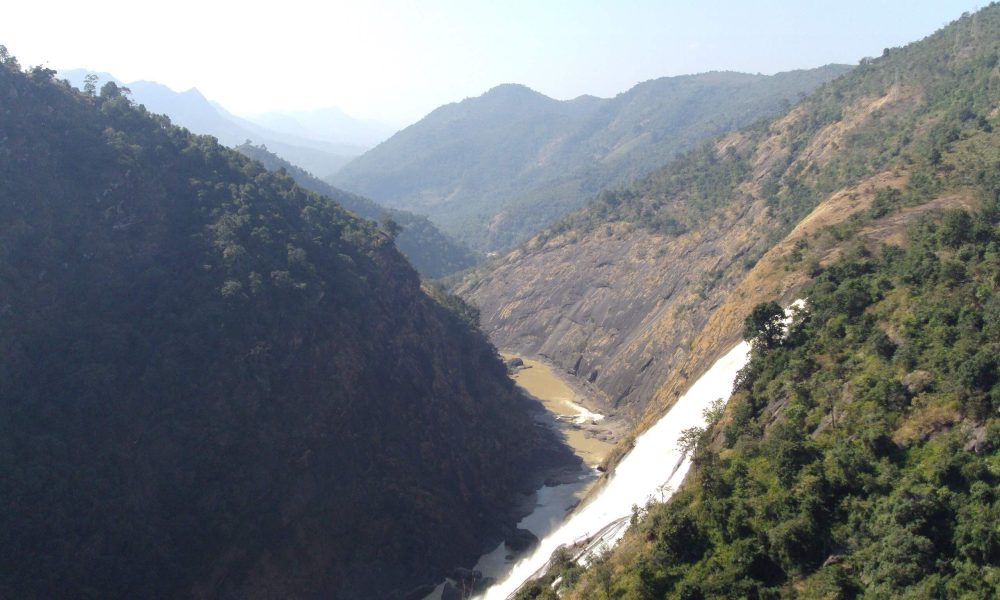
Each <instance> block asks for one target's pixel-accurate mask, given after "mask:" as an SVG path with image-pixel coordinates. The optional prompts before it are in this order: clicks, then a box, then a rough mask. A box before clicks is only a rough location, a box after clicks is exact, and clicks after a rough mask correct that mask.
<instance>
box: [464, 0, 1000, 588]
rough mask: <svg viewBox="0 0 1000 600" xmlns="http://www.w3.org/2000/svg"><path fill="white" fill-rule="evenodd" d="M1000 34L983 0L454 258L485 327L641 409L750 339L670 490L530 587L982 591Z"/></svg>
mask: <svg viewBox="0 0 1000 600" xmlns="http://www.w3.org/2000/svg"><path fill="white" fill-rule="evenodd" d="M998 57H1000V6H998V5H995V4H994V5H991V6H990V7H988V8H986V9H983V10H982V11H979V12H977V13H975V14H973V15H965V16H963V17H962V18H961V19H959V20H957V21H955V22H954V23H952V24H951V25H949V26H948V27H946V28H944V29H942V30H941V31H939V32H937V33H935V34H933V35H931V36H929V37H928V38H926V39H924V40H922V41H919V42H916V43H914V44H911V45H908V46H906V47H903V48H893V49H886V50H885V52H884V53H883V55H882V56H881V57H879V58H876V59H864V60H862V61H861V64H860V66H858V67H857V68H856V69H854V70H853V71H852V72H851V73H849V74H847V75H845V76H844V77H842V78H840V79H838V80H836V81H833V82H831V83H828V84H826V85H823V86H821V87H820V88H819V89H818V90H817V92H816V93H814V94H813V95H812V96H811V97H809V98H807V99H805V100H804V101H802V102H801V103H799V104H798V105H797V106H795V107H794V108H793V109H791V110H790V111H789V112H788V113H786V114H785V115H782V116H780V117H778V118H776V119H774V120H771V121H770V122H766V123H761V124H758V125H756V126H754V127H751V128H747V129H744V130H741V131H739V132H737V133H733V134H729V135H726V136H723V137H722V138H719V139H717V140H715V141H713V142H711V143H709V144H707V145H704V146H702V147H700V148H698V149H696V150H693V151H691V152H689V153H687V154H685V155H684V156H682V157H680V158H679V159H677V160H676V161H674V162H672V163H671V164H669V165H667V166H666V167H664V168H663V169H661V170H659V171H657V172H655V173H654V174H652V175H651V176H649V177H648V178H646V179H644V180H641V181H639V182H637V183H636V184H635V185H633V186H630V187H626V188H623V189H620V190H617V191H614V192H609V193H606V194H602V195H601V196H600V197H599V198H598V199H597V200H596V201H595V202H594V203H593V204H592V205H590V206H589V207H588V208H587V209H585V210H583V211H580V212H578V213H576V214H574V215H572V216H571V217H569V218H567V219H565V220H563V221H562V222H560V223H559V224H557V225H555V226H553V227H552V228H550V229H549V230H548V231H546V232H545V233H543V234H542V235H540V236H538V237H536V238H535V239H533V240H532V241H531V242H530V243H528V244H525V245H524V246H523V247H522V248H520V249H518V250H516V251H514V252H512V253H510V254H509V255H508V256H506V257H504V258H503V259H502V260H500V261H498V263H497V264H495V265H493V266H492V267H491V268H489V269H485V270H484V272H483V273H481V274H480V278H479V279H478V280H475V279H470V280H468V281H466V282H465V284H464V287H463V288H462V291H463V293H464V294H465V295H466V297H467V298H469V299H471V300H473V301H474V302H475V303H476V304H477V305H478V306H479V307H480V308H481V310H482V315H483V319H484V322H485V324H486V325H485V326H486V327H487V329H488V330H490V331H491V333H492V335H493V336H494V339H495V340H496V341H497V342H498V343H499V344H500V345H501V346H502V347H507V348H510V349H512V350H518V351H521V352H525V353H529V354H530V353H545V354H546V355H547V356H549V357H550V358H552V359H554V360H556V362H557V363H559V364H561V365H562V366H564V367H566V368H568V369H573V370H575V372H577V373H578V375H579V376H581V377H588V378H590V379H592V380H593V381H594V382H595V385H597V386H599V387H602V389H604V390H605V392H606V393H607V398H606V400H607V402H608V403H609V405H610V406H617V407H618V408H619V409H622V410H625V409H631V412H632V413H633V414H635V415H636V417H637V418H639V419H640V421H639V422H640V425H642V424H647V423H649V422H650V421H651V420H652V419H654V418H655V417H657V416H659V415H660V414H662V411H663V410H664V409H665V408H666V407H667V406H669V405H670V404H671V403H672V402H673V401H674V400H675V399H676V398H677V396H678V395H679V393H681V392H683V391H684V390H685V389H686V388H687V387H688V386H689V385H690V383H691V382H692V381H693V380H694V379H695V378H697V377H698V376H699V375H700V374H701V373H703V372H705V370H706V369H707V367H708V366H709V365H711V363H712V362H713V361H714V360H715V359H716V358H717V357H719V356H720V355H721V354H722V353H723V352H725V351H726V350H728V349H729V348H731V347H732V346H733V345H734V344H735V343H736V342H737V341H739V338H740V335H741V333H743V334H745V335H746V336H747V337H748V338H750V339H753V340H754V342H755V343H754V346H755V348H754V351H753V355H752V359H751V362H750V364H749V366H748V367H747V368H746V369H745V370H744V371H743V372H742V373H741V374H740V376H739V377H738V379H737V384H736V390H735V394H734V396H733V398H732V399H731V401H730V403H729V405H728V407H727V410H726V413H725V414H724V415H723V417H722V418H721V420H719V421H718V422H717V423H714V424H713V427H711V428H710V429H708V430H706V431H705V432H704V433H703V434H702V435H701V442H700V443H699V444H698V446H697V449H696V450H695V468H694V470H693V471H692V473H693V475H692V476H691V477H690V479H689V481H688V483H687V484H686V486H685V488H684V489H683V490H681V492H680V493H679V494H677V495H676V496H675V499H674V500H672V501H671V502H670V503H668V504H667V505H666V506H660V505H656V504H652V505H650V506H648V507H646V508H637V510H636V514H635V519H634V522H635V523H636V527H635V528H634V530H633V532H632V534H631V535H630V536H628V537H627V538H626V539H625V541H624V542H623V543H622V545H621V546H620V547H618V549H616V550H615V551H614V552H613V553H612V554H611V555H610V556H608V557H606V558H604V559H602V560H599V561H597V563H595V565H594V566H593V567H592V568H591V569H589V570H586V571H585V572H582V570H581V569H580V568H578V567H575V566H572V565H571V564H570V563H569V562H568V561H566V560H565V558H563V559H561V561H560V565H559V566H558V567H557V568H556V569H555V570H554V571H553V572H551V573H550V574H549V575H548V576H547V578H546V579H545V580H544V581H542V582H539V583H537V584H535V585H533V586H530V589H526V590H524V591H523V593H522V597H524V598H554V597H556V596H555V593H556V592H555V591H554V590H553V589H552V588H551V587H550V585H549V584H550V582H552V581H554V579H555V577H556V576H560V575H561V576H562V579H561V580H560V582H559V585H562V589H561V590H560V594H561V597H563V598H588V599H589V598H599V599H603V598H664V597H666V598H716V597H748V598H774V597H805V598H849V597H871V598H896V597H921V598H925V597H926V598H930V597H933V598H938V597H969V598H992V597H996V596H997V594H998V589H997V588H998V586H1000V572H998V568H997V564H998V559H1000V530H998V529H997V525H996V523H997V517H998V514H1000V513H998V512H997V511H998V510H1000V502H998V495H997V489H998V483H1000V480H998V473H997V453H996V450H997V445H998V444H1000V423H998V420H997V415H998V411H1000V388H998V387H997V386H998V381H1000V379H998V372H1000V371H998V369H1000V364H998V363H1000V358H998V356H1000V354H998V352H997V350H998V348H1000V346H998V344H1000V330H998V329H997V327H996V323H997V319H998V312H997V311H998V310H1000V304H998V302H1000V295H998V292H1000V289H998V282H1000V261H998V254H1000V253H998V248H1000V205H998V198H1000V178H998V173H1000V171H998V166H1000V133H998V126H1000V114H998V112H997V108H996V107H997V106H998V105H1000V70H998ZM501 290H502V292H501ZM795 298H804V299H805V301H806V306H807V310H806V311H805V312H804V313H801V314H800V315H799V316H798V317H797V319H796V320H794V321H793V324H792V327H791V330H790V332H789V335H788V337H786V338H784V339H782V338H781V337H780V336H775V335H773V332H774V331H775V328H776V327H777V319H778V318H779V315H780V314H781V313H780V308H779V307H778V305H776V304H774V303H780V304H782V305H787V304H788V303H789V302H791V301H792V300H793V299H795ZM748 316H756V318H750V319H748V318H747V317H748ZM762 332H764V333H765V335H761V334H762ZM664 468H665V469H669V466H665V467H664ZM557 587H558V585H557Z"/></svg>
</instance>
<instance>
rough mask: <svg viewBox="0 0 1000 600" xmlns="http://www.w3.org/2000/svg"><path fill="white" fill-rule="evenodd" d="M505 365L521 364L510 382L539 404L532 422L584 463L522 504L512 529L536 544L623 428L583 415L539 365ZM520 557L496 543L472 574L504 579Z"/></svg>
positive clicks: (581, 398) (567, 389)
mask: <svg viewBox="0 0 1000 600" xmlns="http://www.w3.org/2000/svg"><path fill="white" fill-rule="evenodd" d="M501 356H502V357H503V358H504V360H511V359H513V358H515V357H518V358H521V360H522V361H523V365H521V366H519V367H515V368H513V369H512V371H511V377H512V379H514V381H515V383H517V385H518V387H519V388H520V389H521V390H522V391H523V392H524V393H525V394H527V395H528V396H530V397H532V398H534V399H536V400H538V401H539V402H540V403H541V405H542V406H543V407H544V408H545V411H544V413H541V414H539V415H538V417H537V419H538V420H539V421H540V422H542V423H544V424H545V425H546V426H548V427H551V428H552V429H553V430H554V431H556V432H558V433H559V434H561V435H562V437H563V440H564V441H565V442H566V444H567V445H568V446H569V447H570V448H572V449H573V452H574V453H575V454H576V455H577V456H579V457H580V459H581V460H582V461H583V464H584V468H583V469H581V470H579V471H578V472H574V473H569V474H564V476H563V477H561V478H560V479H559V480H558V481H552V482H547V483H546V485H544V486H542V487H541V488H539V489H538V490H536V491H535V492H534V493H533V494H531V495H530V496H528V497H526V498H525V504H526V506H525V508H526V510H525V512H527V513H528V514H527V515H526V516H525V517H524V518H523V519H521V521H520V522H519V523H518V524H517V527H518V528H520V529H526V530H528V531H530V532H531V533H532V534H534V535H535V536H536V537H538V538H539V539H544V538H545V537H546V536H548V535H549V534H551V533H552V532H553V531H554V530H555V529H556V528H557V527H559V525H561V524H562V523H563V522H564V521H565V520H566V515H567V514H569V513H570V512H571V511H572V510H573V509H574V508H575V507H576V506H577V505H578V504H579V503H580V502H581V500H583V498H584V497H585V496H587V494H588V493H589V492H590V490H591V488H592V487H593V485H594V484H595V483H596V482H597V481H598V479H599V478H600V475H601V473H600V472H599V471H598V470H597V467H598V465H600V464H601V463H602V462H603V461H604V459H605V458H607V456H608V454H609V453H610V452H611V450H612V449H613V448H614V447H615V442H617V440H618V438H619V436H620V434H621V431H622V428H623V426H622V424H621V423H619V422H618V421H617V420H615V419H613V418H606V417H605V416H604V415H602V414H599V413H597V412H594V411H593V410H590V409H588V408H587V407H586V406H585V404H586V403H588V399H587V398H586V396H585V395H584V392H583V391H582V390H580V389H578V388H574V386H573V385H572V384H571V383H570V380H569V376H568V375H564V374H563V373H562V372H561V371H559V370H558V369H555V368H553V367H552V366H551V365H549V364H547V363H545V362H544V361H543V360H540V359H534V358H524V357H521V356H519V355H516V354H513V353H510V352H502V353H501ZM521 558H523V555H516V554H514V553H512V552H511V551H510V549H509V548H507V547H506V546H505V545H504V543H502V542H501V543H500V544H498V545H497V547H496V548H494V549H493V550H492V551H491V552H488V553H487V554H484V555H483V556H482V557H481V558H480V559H479V562H477V563H476V565H475V566H474V567H473V570H475V571H479V572H480V573H482V576H483V577H484V578H492V579H495V580H497V581H500V580H503V579H505V578H506V577H507V576H508V575H509V574H510V571H511V570H512V569H513V567H514V565H515V564H516V562H517V561H518V560H519V559H521ZM444 586H445V584H444V583H442V584H441V585H439V586H438V587H437V589H435V590H434V592H433V593H432V594H431V595H430V596H427V598H425V600H438V599H439V598H440V597H441V593H442V591H443V589H444Z"/></svg>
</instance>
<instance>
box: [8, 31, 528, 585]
mask: <svg viewBox="0 0 1000 600" xmlns="http://www.w3.org/2000/svg"><path fill="white" fill-rule="evenodd" d="M53 75H54V72H53V71H51V70H48V69H45V68H42V67H36V68H33V69H31V70H29V71H27V72H22V70H21V69H20V68H19V66H18V64H17V62H16V60H14V59H13V58H12V57H11V56H9V55H8V54H7V51H6V49H4V48H2V47H0V97H2V98H3V99H4V100H3V103H2V104H0V399H2V401H0V565H3V568H0V597H4V598H39V599H41V598H70V597H72V598H191V597H196V598H219V597H225V598H276V597H281V598H316V597H337V598H373V597H381V598H388V597H402V596H405V595H406V594H407V593H408V592H409V591H410V590H412V589H413V588H414V587H417V586H419V585H422V584H428V583H432V582H436V581H438V580H440V578H441V577H442V576H443V575H444V574H445V573H446V572H447V571H448V570H449V569H451V568H452V567H454V566H456V565H468V564H470V563H471V562H472V561H474V560H475V557H477V556H478V555H479V553H480V551H481V550H482V545H483V543H484V540H489V539H490V538H492V539H499V538H498V535H499V533H500V529H501V527H502V526H503V525H504V524H503V523H502V522H501V521H502V520H503V519H504V515H506V514H507V512H506V511H507V508H508V504H509V503H510V502H511V498H512V496H513V494H514V492H515V491H517V490H519V489H520V488H521V487H522V485H523V482H524V478H525V477H526V475H527V474H529V473H530V472H531V465H532V464H533V463H534V462H536V461H537V460H538V459H539V453H540V452H541V449H542V447H541V443H542V441H541V439H540V438H539V434H538V433H536V431H537V429H536V428H535V427H534V426H533V423H532V421H531V420H530V419H529V418H528V416H527V415H526V411H525V410H524V407H523V406H522V405H521V402H522V401H521V400H520V399H519V397H518V396H517V394H516V393H515V390H514V388H513V385H512V383H511V382H510V380H509V379H508V378H507V376H506V372H505V369H504V366H503V365H502V363H501V362H500V361H499V359H498V357H497V356H496V353H495V350H494V349H493V348H492V346H490V344H488V343H487V342H486V340H485V339H484V338H483V336H482V335H481V334H480V333H479V332H478V331H477V330H476V329H475V328H474V324H473V323H471V322H470V321H471V320H473V319H472V318H473V317H474V313H473V312H471V311H469V310H468V309H467V307H463V306H462V305H461V303H460V302H459V301H458V300H457V299H454V298H448V297H446V296H441V298H442V299H443V300H445V301H447V303H448V304H449V305H450V306H451V307H453V308H454V309H455V311H454V312H453V311H452V310H449V309H446V308H445V307H444V306H442V305H441V304H439V303H438V302H436V301H434V300H432V299H431V298H430V297H429V296H427V295H426V294H425V293H423V292H422V291H421V288H420V282H419V279H418V277H417V274H416V273H415V272H414V271H413V269H412V268H411V267H410V266H409V265H408V264H407V263H406V261H405V260H404V259H403V258H402V256H401V255H400V254H399V253H398V252H397V251H396V249H395V247H394V246H393V243H392V238H391V236H390V235H388V234H387V233H385V232H382V231H380V230H378V229H377V228H376V226H375V224H373V223H371V222H368V221H364V220H362V219H359V218H357V217H355V216H354V215H352V214H350V213H349V212H347V211H346V210H344V209H343V208H341V207H340V206H339V205H337V204H335V203H334V202H332V201H330V200H329V199H326V198H322V197H320V196H317V195H316V194H313V193H311V192H308V191H306V190H304V189H302V188H301V187H298V186H297V185H295V183H294V182H293V181H292V179H291V178H290V177H288V176H287V175H283V174H276V173H271V172H268V171H267V170H266V169H265V168H264V167H263V166H261V165H260V164H259V163H257V162H254V161H252V160H250V159H247V158H245V157H243V156H241V155H239V154H237V153H236V152H234V151H232V150H228V149H226V148H224V147H222V146H220V145H219V144H218V143H217V142H216V141H215V139H214V138H211V137H208V136H194V135H191V134H190V133H188V132H187V131H186V130H183V129H180V128H177V127H174V126H172V125H170V123H169V121H168V120H167V119H166V118H165V117H162V116H158V115H153V114H150V113H148V112H146V111H145V110H144V109H142V108H141V107H136V106H134V105H133V104H132V102H131V101H130V100H129V99H128V98H127V97H126V96H125V95H123V93H122V92H121V90H120V89H119V88H118V87H117V86H116V85H115V84H114V83H108V84H106V85H105V86H103V88H102V89H101V90H100V93H99V94H98V93H96V92H91V93H80V92H78V91H76V90H74V89H73V88H71V87H69V86H68V85H66V84H65V83H61V82H58V81H55V80H54V78H53ZM457 313H462V314H461V315H460V314H457Z"/></svg>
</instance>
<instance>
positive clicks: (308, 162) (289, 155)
mask: <svg viewBox="0 0 1000 600" xmlns="http://www.w3.org/2000/svg"><path fill="white" fill-rule="evenodd" d="M88 74H94V75H97V76H98V83H97V87H98V88H100V87H101V85H103V83H104V82H107V81H112V82H114V83H116V84H117V85H119V86H122V87H126V88H128V89H129V90H130V92H131V95H132V98H133V100H135V102H137V103H138V104H142V105H143V106H145V107H146V108H147V109H148V110H149V111H150V112H154V113H160V114H164V115H167V116H168V117H170V119H171V121H172V122H173V123H174V124H176V125H179V126H181V127H186V128H188V129H190V130H191V131H192V132H194V133H200V134H206V135H212V136H215V137H216V138H217V139H218V140H219V142H220V143H222V144H224V145H226V146H236V145H237V144H242V143H244V142H246V141H247V140H251V141H253V142H256V143H258V144H264V145H266V146H268V147H269V148H271V149H272V150H273V151H274V152H277V153H279V154H280V155H281V156H283V157H285V158H286V159H287V160H289V161H291V162H293V163H294V164H296V165H298V166H300V167H302V168H304V169H306V170H308V171H311V172H313V173H320V174H323V173H331V172H333V171H336V170H337V169H339V168H340V167H342V166H343V165H345V164H346V163H347V162H348V161H350V160H351V158H353V157H354V156H357V155H359V154H361V153H362V152H364V150H365V148H366V146H364V145H355V144H354V143H353V142H346V141H340V142H333V141H329V140H324V139H318V138H316V137H314V136H301V135H290V134H287V133H282V132H277V131H273V130H270V129H267V128H266V127H262V126H260V125H258V124H256V123H252V122H250V121H247V120H245V119H241V118H240V117H237V116H235V115H233V114H231V113H229V112H228V111H226V110H225V109H224V108H222V107H221V106H219V105H218V104H215V103H213V102H210V101H209V100H208V99H206V98H205V97H204V96H203V95H202V94H201V92H199V91H198V90H197V89H195V88H191V89H190V90H187V91H186V92H175V91H173V90H171V89H170V88H168V87H167V86H165V85H163V84H161V83H156V82H155V81H133V82H132V83H128V84H123V83H122V82H120V81H119V80H117V79H115V78H114V77H113V76H111V75H110V74H108V73H93V72H91V71H87V70H86V69H71V70H67V71H60V72H59V77H62V78H64V79H66V80H67V81H69V82H70V83H71V84H72V85H73V86H75V87H76V88H77V89H83V85H84V78H85V77H86V76H87V75H88Z"/></svg>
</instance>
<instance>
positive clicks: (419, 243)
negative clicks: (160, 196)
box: [236, 144, 476, 278]
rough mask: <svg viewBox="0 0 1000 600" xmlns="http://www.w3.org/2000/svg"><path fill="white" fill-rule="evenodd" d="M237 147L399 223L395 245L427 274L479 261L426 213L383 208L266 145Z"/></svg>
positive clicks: (350, 206)
mask: <svg viewBox="0 0 1000 600" xmlns="http://www.w3.org/2000/svg"><path fill="white" fill-rule="evenodd" d="M236 151H237V152H239V153H240V154H243V155H244V156H247V157H249V158H252V159H254V160H256V161H259V162H260V163H261V164H263V165H264V166H265V167H267V168H268V170H270V171H278V170H280V169H284V170H285V172H286V173H287V174H288V175H289V176H290V177H291V178H292V179H294V180H295V182H296V183H298V184H299V185H300V186H302V187H304V188H305V189H307V190H309V191H312V192H316V193H317V194H319V195H321V196H326V197H327V198H330V199H331V200H334V201H335V202H337V203H338V204H340V205H341V206H343V207H344V208H346V209H347V210H349V211H351V212H353V213H354V214H356V215H359V216H361V217H364V218H366V219H373V220H376V221H380V222H382V223H383V225H385V224H386V219H389V220H391V221H392V222H394V223H396V224H397V225H399V226H400V227H401V228H402V229H401V231H399V234H398V235H397V236H396V247H397V248H399V251H400V252H402V253H403V255H404V256H406V258H407V259H409V261H410V264H412V265H413V266H414V267H415V268H416V269H417V271H419V272H420V274H421V275H424V276H425V277H430V278H437V277H442V276H444V275H449V274H451V273H455V272H456V271H461V270H463V269H467V268H469V267H471V266H473V265H475V264H476V256H475V255H474V254H473V253H472V252H471V251H470V250H469V249H468V248H466V247H465V246H463V245H462V244H460V243H458V242H456V241H454V240H452V239H451V238H449V237H448V236H446V235H444V234H443V233H441V231H440V230H439V229H438V228H437V227H435V226H434V224H433V223H431V222H430V220H428V219H427V217H423V216H420V215H415V214H413V213H411V212H408V211H405V210H396V209H392V208H384V207H381V206H379V205H378V204H375V203H374V202H372V201H371V200H369V199H368V198H364V197H362V196H358V195H356V194H351V193H348V192H345V191H343V190H339V189H337V188H335V187H333V186H332V185H330V184H328V183H326V182H325V181H321V180H319V179H316V178H315V177H313V176H312V175H310V174H309V173H307V172H306V171H304V170H303V169H300V168H298V167H296V166H295V165H293V164H291V163H289V162H288V161H286V160H283V159H281V158H280V157H278V156H277V155H275V154H273V153H271V152H270V151H268V149H267V148H266V147H264V146H254V145H252V144H241V145H239V146H237V147H236Z"/></svg>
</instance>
